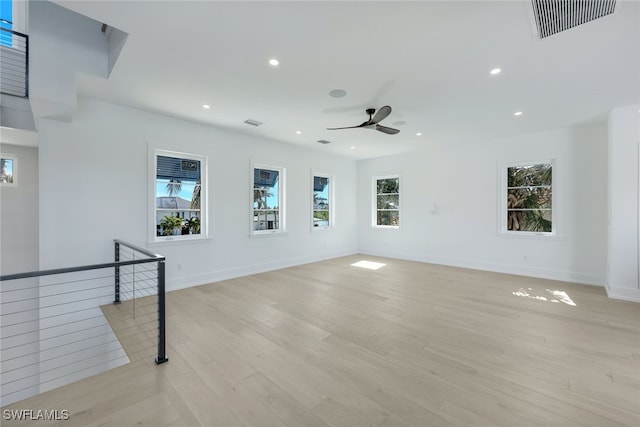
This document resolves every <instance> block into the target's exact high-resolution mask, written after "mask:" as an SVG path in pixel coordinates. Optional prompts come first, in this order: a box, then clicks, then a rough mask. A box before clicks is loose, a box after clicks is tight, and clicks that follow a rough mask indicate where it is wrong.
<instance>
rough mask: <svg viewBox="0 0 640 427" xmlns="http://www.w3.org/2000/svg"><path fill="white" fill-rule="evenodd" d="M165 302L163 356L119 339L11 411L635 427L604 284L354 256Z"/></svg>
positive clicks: (627, 342)
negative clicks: (100, 368)
mask: <svg viewBox="0 0 640 427" xmlns="http://www.w3.org/2000/svg"><path fill="white" fill-rule="evenodd" d="M362 259H366V260H371V261H377V262H382V263H385V264H386V265H385V266H384V267H382V268H380V269H378V270H375V271H374V270H367V269H362V268H357V267H352V266H351V264H352V263H354V262H356V261H359V260H362ZM560 292H564V293H565V294H561V293H560ZM572 304H574V305H572ZM167 313H168V318H167V328H168V332H167V338H168V343H169V344H168V354H169V362H168V363H166V364H164V365H160V366H156V365H154V363H153V356H152V354H153V351H154V350H155V349H154V348H153V346H152V345H151V346H150V345H148V346H147V349H150V351H148V352H147V353H148V354H145V352H140V351H139V349H133V350H132V347H131V344H130V343H126V342H125V343H124V346H125V349H127V351H128V352H130V353H131V354H132V355H133V356H134V357H132V359H133V361H132V363H130V364H128V365H126V366H123V367H120V368H116V369H114V370H111V371H109V372H106V373H104V374H101V375H99V376H96V377H92V378H89V379H86V380H83V381H80V382H78V383H75V384H71V385H68V386H65V387H62V388H60V389H57V390H54V391H51V392H48V393H45V394H42V395H39V396H36V397H34V398H32V399H29V400H26V401H22V402H19V403H16V404H13V405H11V406H10V407H8V408H4V409H34V410H37V409H57V410H62V409H66V410H68V411H69V412H70V419H69V420H68V421H60V422H59V423H58V424H56V425H63V426H135V425H149V426H224V427H226V426H301V427H304V426H598V427H601V426H639V425H640V304H634V303H630V302H623V301H616V300H610V299H608V298H607V297H606V294H605V292H604V289H602V288H599V287H591V286H583V285H576V284H570V283H564V282H555V281H547V280H539V279H532V278H526V277H519V276H511V275H504V274H497V273H488V272H480V271H473V270H465V269H459V268H450V267H444V266H436V265H429V264H421V263H415V262H408V261H401V260H395V259H384V258H375V257H370V256H350V257H344V258H338V259H334V260H329V261H324V262H319V263H314V264H309V265H303V266H298V267H294V268H288V269H285V270H279V271H274V272H269V273H264V274H258V275H254V276H249V277H244V278H239V279H234V280H228V281H224V282H219V283H214V284H210V285H205V286H200V287H195V288H190V289H186V290H181V291H177V292H171V293H169V294H168V295H167ZM109 317H110V318H112V319H113V322H114V329H116V332H117V330H118V320H116V319H115V318H114V316H113V311H112V312H111V313H110V314H109ZM116 317H117V316H116ZM125 341H126V340H125ZM134 353H135V354H138V355H140V354H143V355H144V357H135V354H134ZM52 424H54V423H48V422H43V421H36V422H32V423H31V424H29V423H18V422H8V421H3V424H2V425H7V426H10V425H34V426H43V425H52Z"/></svg>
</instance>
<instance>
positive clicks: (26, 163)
mask: <svg viewBox="0 0 640 427" xmlns="http://www.w3.org/2000/svg"><path fill="white" fill-rule="evenodd" d="M0 138H1V136H0ZM0 152H2V153H4V154H11V155H15V156H17V158H18V161H17V180H18V185H16V186H10V187H0V274H12V273H22V272H25V271H32V270H37V269H38V149H37V148H34V147H23V146H19V145H10V144H2V143H0Z"/></svg>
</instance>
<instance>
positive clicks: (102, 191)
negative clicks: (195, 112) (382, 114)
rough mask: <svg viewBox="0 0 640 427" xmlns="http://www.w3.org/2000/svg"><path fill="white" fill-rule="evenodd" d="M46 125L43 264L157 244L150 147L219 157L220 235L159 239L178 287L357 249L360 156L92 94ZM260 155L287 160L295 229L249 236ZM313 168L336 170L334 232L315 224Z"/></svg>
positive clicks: (95, 258) (212, 183) (215, 215)
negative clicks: (118, 241) (119, 244)
mask: <svg viewBox="0 0 640 427" xmlns="http://www.w3.org/2000/svg"><path fill="white" fill-rule="evenodd" d="M40 124H41V125H40V131H39V143H40V267H41V268H42V269H46V268H54V267H62V266H71V265H81V264H91V263H95V262H105V261H109V260H111V259H112V258H113V247H112V243H111V241H112V239H113V238H122V239H125V240H128V241H131V242H133V243H135V244H138V245H142V246H149V245H148V242H147V241H148V235H149V232H148V229H147V227H148V223H147V218H148V217H149V214H148V211H147V208H148V207H147V203H148V202H147V201H148V198H149V197H148V194H147V191H148V173H147V161H148V155H149V154H148V153H149V148H162V149H169V150H174V151H181V152H186V153H192V154H200V155H206V156H208V157H209V204H210V206H209V215H210V218H209V220H210V227H212V232H213V238H212V239H210V240H206V241H197V242H172V243H163V244H152V245H150V246H149V247H150V248H151V249H152V250H154V251H156V252H159V253H162V254H163V255H166V256H167V279H168V283H167V287H168V289H177V288H181V287H184V286H190V285H194V284H202V283H207V282H210V281H214V280H220V279H224V278H228V277H235V276H240V275H246V274H251V273H254V272H258V271H265V270H270V269H276V268H281V267H285V266H290V265H295V264H300V263H305V262H312V261H316V260H321V259H326V258H331V257H336V256H341V255H345V254H351V253H354V252H355V251H356V250H357V232H356V214H355V211H356V204H355V200H354V199H353V194H355V192H356V162H355V161H353V160H348V159H343V158H338V157H334V156H329V155H324V154H323V153H322V152H320V151H314V150H307V149H302V148H297V147H292V146H290V145H285V144H282V143H278V142H273V141H268V140H264V139H260V138H256V137H252V136H247V135H241V134H238V133H232V132H228V131H225V130H220V129H216V128H213V127H209V126H204V125H200V124H196V123H191V122H185V121H181V120H177V119H172V118H168V117H164V116H159V115H155V114H151V113H146V112H142V111H139V110H134V109H130V108H125V107H119V106H115V105H112V104H108V103H102V102H98V101H94V100H89V99H84V98H80V99H79V100H78V109H77V112H76V114H75V116H74V119H73V122H72V123H66V122H60V121H55V120H47V119H42V120H41V122H40ZM251 159H254V160H255V161H258V162H266V163H272V164H276V165H282V166H284V167H286V168H287V183H286V185H287V222H288V224H287V230H288V233H287V235H284V236H269V237H261V238H249V221H250V191H249V190H250V185H251V182H250V178H251V173H250V161H251ZM311 169H318V170H323V171H326V172H328V173H332V174H334V175H335V177H336V203H335V204H336V217H337V220H336V228H335V229H334V230H328V231H326V232H320V231H314V232H311V227H310V215H311V192H310V189H311V183H310V171H311Z"/></svg>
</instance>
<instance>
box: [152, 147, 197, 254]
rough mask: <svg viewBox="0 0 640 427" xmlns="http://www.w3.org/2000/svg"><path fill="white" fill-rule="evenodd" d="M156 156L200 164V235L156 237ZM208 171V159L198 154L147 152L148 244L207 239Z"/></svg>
mask: <svg viewBox="0 0 640 427" xmlns="http://www.w3.org/2000/svg"><path fill="white" fill-rule="evenodd" d="M158 156H165V157H175V158H179V159H185V160H196V161H199V162H200V234H185V235H174V236H158V235H157V224H156V215H157V201H156V196H157V195H156V184H157V178H158V177H157V168H158ZM208 185H209V170H208V157H207V156H203V155H199V154H190V153H182V152H178V151H170V150H163V149H159V148H155V149H152V150H150V152H149V221H148V222H149V226H148V229H149V242H150V243H161V242H185V241H191V240H203V239H207V238H209V209H208V208H209V204H208Z"/></svg>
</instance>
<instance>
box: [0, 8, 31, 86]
mask: <svg viewBox="0 0 640 427" xmlns="http://www.w3.org/2000/svg"><path fill="white" fill-rule="evenodd" d="M10 24H11V22H9V21H5V20H2V22H0V92H1V93H4V94H7V95H13V96H19V97H22V98H28V97H29V36H28V35H26V34H22V33H19V32H17V31H13V30H12V29H10V28H5V27H3V26H2V25H10Z"/></svg>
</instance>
